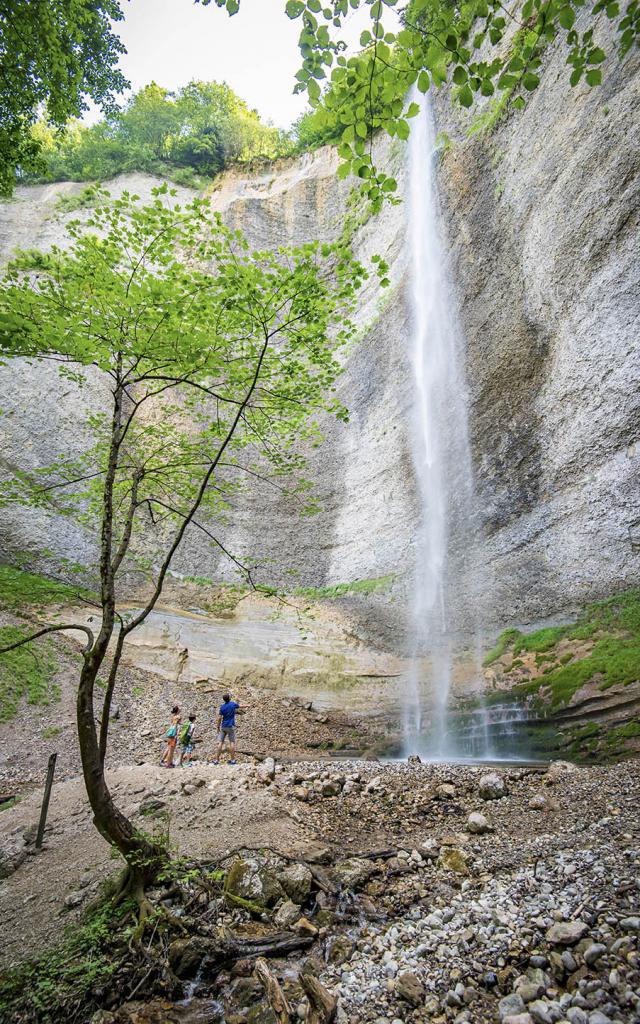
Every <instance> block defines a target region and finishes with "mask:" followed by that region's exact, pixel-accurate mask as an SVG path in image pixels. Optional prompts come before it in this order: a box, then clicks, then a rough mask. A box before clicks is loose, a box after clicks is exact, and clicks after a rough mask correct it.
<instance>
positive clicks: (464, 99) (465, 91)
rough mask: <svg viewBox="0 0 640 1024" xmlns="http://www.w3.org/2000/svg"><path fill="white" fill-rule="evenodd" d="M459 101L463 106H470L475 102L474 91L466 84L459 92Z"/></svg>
mask: <svg viewBox="0 0 640 1024" xmlns="http://www.w3.org/2000/svg"><path fill="white" fill-rule="evenodd" d="M458 103H460V104H461V105H462V106H463V107H470V106H471V104H472V103H473V93H472V92H471V89H470V88H469V86H468V85H465V86H464V87H463V88H462V89H461V90H460V92H459V93H458Z"/></svg>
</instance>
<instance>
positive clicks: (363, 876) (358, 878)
mask: <svg viewBox="0 0 640 1024" xmlns="http://www.w3.org/2000/svg"><path fill="white" fill-rule="evenodd" d="M375 870H376V869H375V866H374V865H373V864H372V863H371V861H370V860H365V859H363V858H361V857H349V858H348V859H347V860H340V861H338V863H337V864H334V866H333V871H332V875H333V877H334V878H335V880H336V882H339V884H340V885H342V886H344V888H345V889H357V888H359V886H361V885H364V883H365V882H366V881H367V879H369V878H370V877H371V875H372V874H373V873H374V872H375Z"/></svg>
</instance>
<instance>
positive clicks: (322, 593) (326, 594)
mask: <svg viewBox="0 0 640 1024" xmlns="http://www.w3.org/2000/svg"><path fill="white" fill-rule="evenodd" d="M394 579H395V573H390V574H389V575H388V576H378V577H376V578H374V579H365V580H353V581H352V582H351V583H336V584H335V585H334V586H331V587H296V589H295V590H294V594H298V595H300V596H302V597H309V598H311V599H312V600H314V601H322V600H327V599H328V600H332V599H333V598H336V597H348V596H350V595H352V594H375V593H378V592H379V591H382V590H387V589H388V588H389V587H390V586H391V584H392V583H393V581H394Z"/></svg>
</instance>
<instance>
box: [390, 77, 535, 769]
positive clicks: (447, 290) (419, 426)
mask: <svg viewBox="0 0 640 1024" xmlns="http://www.w3.org/2000/svg"><path fill="white" fill-rule="evenodd" d="M413 99H415V101H416V102H417V103H419V105H420V113H419V115H418V116H417V117H416V118H415V120H414V121H413V124H412V129H411V135H410V140H409V152H408V159H409V196H408V204H407V214H408V239H409V252H410V261H411V274H412V281H411V306H412V334H411V364H412V371H413V383H414V410H413V422H412V446H413V461H414V466H415V474H416V481H417V486H418V497H419V502H420V512H421V514H420V525H419V530H418V534H417V537H416V557H415V577H414V586H413V601H412V630H411V633H412V650H411V651H410V654H411V662H412V668H411V670H410V673H409V679H408V685H407V688H406V697H405V705H404V709H403V710H404V723H403V724H404V737H405V748H406V752H407V753H414V752H417V753H420V754H422V755H426V756H427V757H429V758H434V759H439V758H447V759H448V758H460V757H475V758H483V759H484V758H492V757H495V756H496V750H495V748H494V740H493V738H492V737H496V735H499V734H500V725H501V718H502V714H501V710H500V709H499V708H496V709H494V711H493V713H492V715H491V718H489V714H488V712H487V710H486V709H485V708H484V707H480V708H479V709H478V710H477V712H476V713H475V715H474V716H473V719H474V720H473V722H472V723H471V725H470V727H469V729H468V730H466V732H465V734H464V735H458V737H457V738H456V736H455V735H454V731H453V730H452V727H451V726H452V723H451V716H450V692H451V685H452V675H453V655H454V652H453V637H452V611H453V609H452V607H451V603H450V602H451V597H450V594H451V578H450V577H451V569H452V551H451V541H452V530H451V527H452V518H453V515H454V509H455V515H456V516H457V519H458V523H459V530H458V532H459V533H461V534H462V536H463V542H465V543H466V547H467V550H468V551H471V550H472V548H473V544H472V539H473V529H474V527H473V515H474V486H473V473H472V463H471V451H470V445H469V434H468V420H467V406H468V401H467V393H466V385H465V380H464V374H463V370H462V360H463V346H462V335H461V330H460V326H459V323H458V316H457V310H456V300H455V291H454V288H453V286H452V283H451V278H450V273H449V267H448V259H447V249H446V244H445V240H444V237H443V231H442V225H441V217H440V211H439V198H438V189H437V180H436V160H437V153H436V133H435V126H434V118H433V114H432V111H431V106H430V103H429V101H428V98H427V97H426V96H422V95H421V94H420V93H418V92H417V90H416V91H414V96H413ZM464 575H465V581H466V582H465V585H464V587H463V588H462V589H463V591H464V597H465V599H466V600H465V605H466V608H467V609H468V611H467V615H468V617H469V618H471V619H473V616H475V617H476V618H477V621H476V622H475V623H474V622H473V621H471V622H470V623H468V625H470V630H469V632H470V633H472V634H474V635H475V636H474V639H473V640H472V643H471V648H472V660H474V663H475V670H476V672H477V674H478V675H480V673H481V650H482V644H481V637H480V628H479V614H478V607H479V595H478V594H477V593H475V594H474V593H473V589H472V588H473V587H474V586H475V587H476V590H477V589H478V579H477V573H474V572H473V571H469V572H467V573H465V574H464ZM458 592H460V583H459V582H458ZM424 709H428V712H427V713H426V714H425V710H424ZM505 711H506V718H505V725H506V726H507V730H506V731H507V732H508V733H510V732H511V731H512V726H513V717H514V715H516V716H517V714H518V712H517V710H516V709H514V708H513V707H512V706H510V707H509V708H508V709H505ZM507 720H508V721H507Z"/></svg>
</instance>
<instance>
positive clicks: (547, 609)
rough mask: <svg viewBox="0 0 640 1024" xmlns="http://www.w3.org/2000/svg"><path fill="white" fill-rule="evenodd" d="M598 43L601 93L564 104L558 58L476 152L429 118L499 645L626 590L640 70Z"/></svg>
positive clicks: (632, 479)
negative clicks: (440, 137)
mask: <svg viewBox="0 0 640 1024" xmlns="http://www.w3.org/2000/svg"><path fill="white" fill-rule="evenodd" d="M597 38H599V39H602V38H604V39H605V46H606V49H607V52H609V53H610V54H612V56H610V57H609V58H608V60H607V62H606V64H605V65H604V73H603V79H604V81H603V85H602V87H601V88H596V89H590V88H589V87H588V86H587V85H585V84H581V85H579V86H578V87H577V88H575V89H571V88H570V87H569V84H568V71H567V66H566V64H565V52H564V49H563V47H562V46H557V47H556V49H555V52H554V54H553V56H552V59H551V62H550V65H549V67H548V68H547V70H545V73H544V77H543V80H542V85H541V86H540V88H539V89H538V90H536V92H534V93H533V94H531V96H530V97H529V98H528V101H527V107H526V109H525V110H524V111H523V112H520V113H512V114H511V115H510V116H509V117H508V118H506V119H505V120H503V121H502V122H499V123H498V125H497V126H496V128H495V129H494V130H493V131H492V132H491V133H490V134H488V135H485V136H484V137H480V138H478V139H476V140H468V139H467V140H466V141H464V133H465V132H466V130H467V129H468V127H469V123H470V122H471V121H472V120H473V117H474V116H477V115H476V114H470V115H465V116H463V115H461V114H458V115H455V114H454V112H453V111H452V110H451V107H450V106H449V105H448V104H447V103H446V102H444V97H441V100H440V102H439V103H438V121H439V125H440V127H441V128H442V129H444V130H446V131H448V132H449V133H450V137H451V139H452V140H453V145H452V146H451V147H450V148H449V149H448V150H447V152H446V154H445V157H444V159H443V161H442V173H441V187H442V197H443V206H444V210H445V217H446V222H447V228H448V237H449V243H450V252H451V260H452V267H453V273H454V277H455V280H456V283H457V288H458V296H459V301H460V307H461V316H462V321H463V326H464V332H465V337H466V341H467V379H468V385H469V390H470V398H471V408H470V433H471V440H472V445H473V454H474V463H475V473H476V486H477V491H478V498H479V501H478V505H479V509H480V515H481V525H480V530H479V541H478V543H479V545H480V546H481V550H482V557H481V561H482V564H483V565H484V566H485V567H486V570H487V578H486V604H485V618H486V621H487V622H488V623H489V624H492V625H495V627H497V626H499V625H505V624H511V623H516V622H517V623H525V624H526V623H532V622H535V621H537V620H542V619H546V618H548V617H550V616H555V615H562V614H566V613H567V612H570V611H571V610H572V609H573V608H575V607H576V606H577V605H579V604H581V603H583V602H585V601H590V600H595V599H599V598H602V597H605V596H607V595H608V594H610V593H611V592H615V591H617V590H621V589H624V588H626V587H630V586H633V585H636V584H637V583H638V581H639V580H640V559H639V554H640V548H639V545H638V539H639V531H640V447H639V446H638V443H637V442H638V439H639V436H640V389H639V387H638V385H639V383H640V346H639V345H638V327H639V326H640V260H639V259H638V252H639V251H640V244H639V243H640V231H639V224H638V220H639V213H638V211H639V209H640V201H639V200H640V176H639V171H640V148H639V147H638V135H639V133H638V131H637V109H638V102H639V100H640V75H638V68H639V66H640V62H639V60H638V57H637V55H629V56H628V57H627V58H626V59H625V60H624V61H623V62H622V63H621V62H620V61H619V60H618V58H617V55H615V52H614V51H615V42H614V37H613V34H612V32H611V29H610V27H609V26H608V23H607V22H606V19H605V20H604V21H603V22H602V23H601V24H600V26H599V28H598V29H597ZM634 125H635V127H634Z"/></svg>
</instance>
